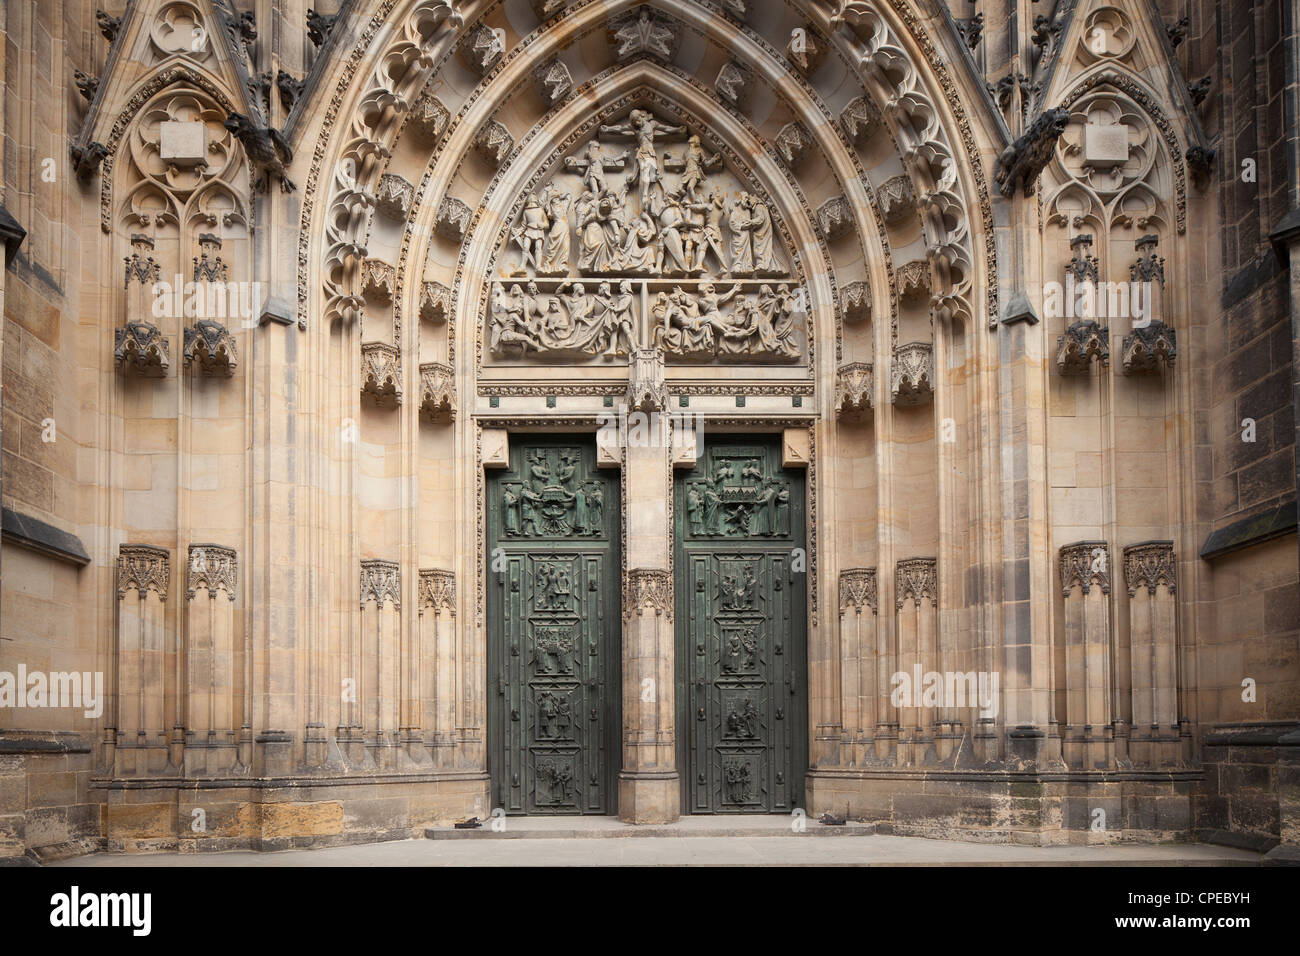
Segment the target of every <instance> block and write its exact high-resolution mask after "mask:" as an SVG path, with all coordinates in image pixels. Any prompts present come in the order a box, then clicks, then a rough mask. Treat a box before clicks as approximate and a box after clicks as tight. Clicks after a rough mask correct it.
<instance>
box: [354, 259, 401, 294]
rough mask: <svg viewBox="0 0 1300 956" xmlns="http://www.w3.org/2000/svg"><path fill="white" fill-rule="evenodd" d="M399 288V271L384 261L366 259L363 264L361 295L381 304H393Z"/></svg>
mask: <svg viewBox="0 0 1300 956" xmlns="http://www.w3.org/2000/svg"><path fill="white" fill-rule="evenodd" d="M396 286H397V270H396V269H394V268H393V266H392V265H391V264H390V263H387V262H385V261H384V260H383V259H366V260H364V261H362V263H361V294H362V295H369V296H373V297H374V298H376V299H378V300H379V301H381V302H392V301H393V293H394V291H395V289H396Z"/></svg>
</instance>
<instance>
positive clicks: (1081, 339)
mask: <svg viewBox="0 0 1300 956" xmlns="http://www.w3.org/2000/svg"><path fill="white" fill-rule="evenodd" d="M1094 358H1095V359H1096V360H1097V361H1099V362H1101V363H1102V364H1103V365H1105V364H1106V363H1107V362H1109V361H1110V329H1108V328H1106V327H1105V326H1104V325H1098V324H1097V323H1096V322H1094V321H1092V320H1091V319H1084V320H1082V321H1079V322H1075V323H1073V324H1071V325H1070V326H1069V327H1068V328H1067V329H1066V330H1065V334H1064V335H1061V336H1058V337H1057V339H1056V367H1057V368H1058V369H1059V370H1060V372H1061V374H1062V375H1087V374H1088V368H1089V366H1090V365H1091V364H1092V360H1093V359H1094Z"/></svg>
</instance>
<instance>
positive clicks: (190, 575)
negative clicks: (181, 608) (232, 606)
mask: <svg viewBox="0 0 1300 956" xmlns="http://www.w3.org/2000/svg"><path fill="white" fill-rule="evenodd" d="M238 575H239V558H238V556H237V555H236V554H235V549H234V548H223V547H221V546H220V545H216V544H192V545H190V560H189V564H188V565H187V572H186V582H185V596H186V597H187V598H189V599H190V600H191V601H192V600H194V593H195V592H196V591H197V590H198V589H199V588H200V587H204V588H207V590H208V597H211V598H215V597H216V596H217V591H225V592H226V597H228V598H229V599H230V600H232V601H233V600H234V599H235V586H236V582H237V581H238Z"/></svg>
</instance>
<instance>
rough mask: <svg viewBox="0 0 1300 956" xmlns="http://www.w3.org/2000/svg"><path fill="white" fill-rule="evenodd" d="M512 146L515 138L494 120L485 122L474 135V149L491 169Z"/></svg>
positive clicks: (501, 160) (513, 146)
mask: <svg viewBox="0 0 1300 956" xmlns="http://www.w3.org/2000/svg"><path fill="white" fill-rule="evenodd" d="M514 148H515V140H514V137H513V136H511V135H510V130H508V129H506V128H505V127H504V126H503V125H501V124H500V123H498V122H496V120H492V121H491V122H489V123H487V124H485V125H484V126H483V128H482V129H481V130H479V131H478V135H476V136H475V137H474V149H475V150H476V151H477V152H478V154H479V155H480V156H482V157H483V160H484V162H486V163H487V164H488V165H489V166H491V167H492V168H493V169H496V168H497V167H498V166H500V165H501V164H502V163H503V162H504V161H505V158H506V157H507V156H509V155H510V153H511V151H512V150H513V149H514Z"/></svg>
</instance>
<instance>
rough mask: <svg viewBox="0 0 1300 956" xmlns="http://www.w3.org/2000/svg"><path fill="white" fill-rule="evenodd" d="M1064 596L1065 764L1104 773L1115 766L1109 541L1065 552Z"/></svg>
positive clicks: (1071, 547) (1085, 543) (1078, 545)
mask: <svg viewBox="0 0 1300 956" xmlns="http://www.w3.org/2000/svg"><path fill="white" fill-rule="evenodd" d="M1061 593H1062V594H1063V595H1064V596H1065V730H1064V733H1063V735H1062V738H1063V739H1062V746H1063V750H1064V756H1065V762H1066V764H1067V765H1068V766H1069V767H1071V768H1074V769H1081V770H1100V769H1107V768H1109V767H1111V766H1112V765H1113V763H1114V756H1115V753H1114V736H1113V729H1114V728H1113V727H1112V725H1111V718H1112V716H1113V712H1112V707H1111V703H1112V697H1113V694H1114V681H1113V680H1112V677H1111V623H1110V550H1109V548H1108V547H1107V545H1106V542H1105V541H1080V542H1077V543H1075V544H1069V545H1066V546H1065V547H1063V548H1061Z"/></svg>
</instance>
